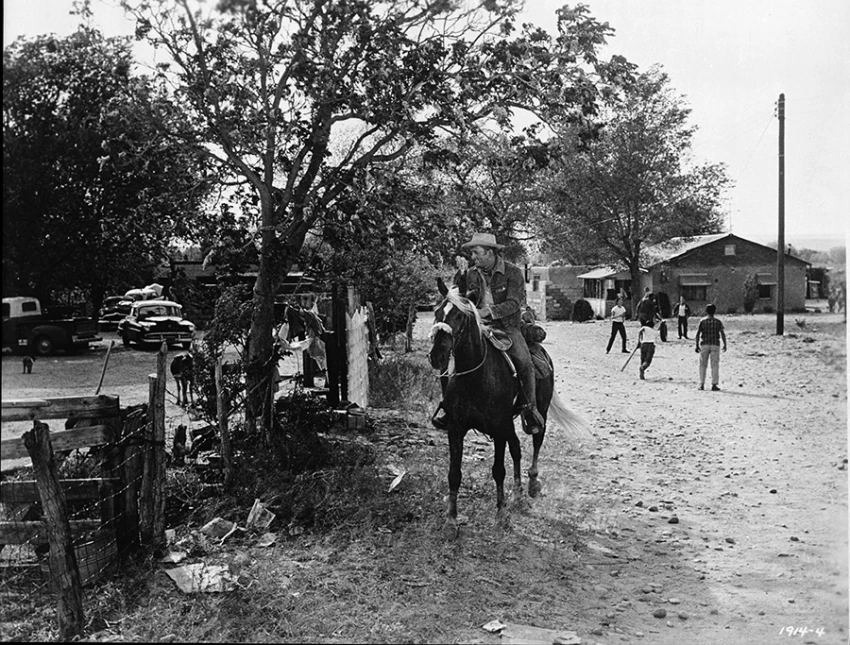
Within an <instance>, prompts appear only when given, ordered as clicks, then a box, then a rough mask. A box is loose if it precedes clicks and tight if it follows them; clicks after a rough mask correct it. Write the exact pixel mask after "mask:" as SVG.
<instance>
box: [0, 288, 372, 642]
mask: <svg viewBox="0 0 850 645" xmlns="http://www.w3.org/2000/svg"><path fill="white" fill-rule="evenodd" d="M348 296H349V302H351V300H353V297H352V295H351V294H348ZM352 313H353V315H352V314H349V315H348V316H347V318H348V321H347V322H348V332H349V334H351V332H352V330H353V331H354V334H355V335H354V338H355V341H354V344H352V341H351V337H349V338H348V343H347V344H348V352H349V353H352V348H358V351H357V352H356V356H357V357H358V358H357V359H356V360H355V362H354V363H351V365H347V364H346V365H344V367H343V370H344V372H346V373H347V374H346V376H348V377H351V376H353V375H354V374H353V373H354V372H359V371H362V370H363V369H365V368H362V369H361V368H360V367H359V362H363V363H364V365H365V353H366V351H367V349H368V340H367V338H366V332H365V324H364V323H363V321H362V320H361V319H362V314H361V313H359V310H358V309H357V307H354V308H353V309H352ZM361 336H362V337H363V338H361ZM341 340H342V341H343V342H346V341H345V338H344V337H343V338H342V339H341ZM360 354H363V357H362V358H363V361H360V360H359V358H361V357H360ZM275 360H276V364H275V369H274V370H273V371H272V376H270V377H269V378H267V379H265V380H264V381H262V382H261V383H260V384H258V385H257V387H258V388H261V389H262V390H264V391H265V392H267V393H268V395H267V396H268V398H267V400H268V401H269V405H274V401H275V400H276V399H277V398H279V397H281V396H286V395H287V394H289V393H290V392H292V391H293V390H295V389H297V388H298V387H303V376H304V372H305V371H307V369H306V364H307V363H308V361H311V360H312V359H311V358H310V356H309V354H305V353H304V352H301V351H297V352H292V353H288V354H284V355H283V356H280V357H276V358H275ZM340 360H341V361H342V362H343V363H346V359H345V357H344V356H343V357H342V358H341V359H340ZM166 361H167V347H166V346H165V345H164V346H163V347H162V348H161V349H160V351H159V354H158V356H157V372H156V374H151V375H150V376H149V383H148V387H149V393H148V402H147V403H143V404H139V405H135V406H130V407H121V405H120V401H119V399H118V397H117V396H110V395H106V394H103V395H95V396H91V397H85V396H84V397H56V398H47V399H26V400H5V401H3V402H2V423H3V434H4V436H14V437H16V438H14V439H8V440H6V441H3V442H2V446H0V450H1V452H0V456H2V460H3V467H2V481H0V597H2V598H3V603H4V605H5V606H6V607H7V608H9V607H14V606H16V605H17V606H18V607H21V608H27V607H33V606H34V605H33V603H34V602H35V599H36V598H39V597H40V598H41V601H40V602H41V603H42V604H43V603H48V602H50V598H51V596H52V597H53V599H54V600H55V603H56V614H55V615H56V620H57V624H58V636H59V639H60V640H71V639H73V638H75V637H80V636H82V635H83V632H84V629H85V625H86V619H85V612H84V607H83V598H84V593H83V589H84V588H87V587H89V586H90V585H94V584H95V583H97V582H99V581H102V580H104V579H107V578H108V577H109V576H110V575H112V574H114V573H115V572H116V571H118V570H119V567H120V565H121V563H122V562H124V561H126V560H129V559H131V558H133V557H135V556H136V555H137V554H139V553H141V552H144V551H145V550H147V551H150V552H153V553H156V552H157V551H163V550H164V549H165V547H166V546H167V540H166V532H165V528H166V519H165V512H166V495H167V492H166V465H167V463H168V461H174V460H178V459H182V458H184V457H185V456H186V454H187V450H186V443H187V440H188V439H190V438H191V439H192V441H191V444H192V451H193V454H192V457H193V458H195V459H196V460H197V459H198V458H199V457H200V458H203V455H202V454H201V453H202V452H203V451H202V448H204V447H207V448H212V449H213V451H217V452H219V454H220V455H221V458H222V462H223V466H224V468H223V470H224V471H225V472H224V475H225V477H224V480H225V482H226V481H227V479H228V473H227V470H228V468H231V469H232V454H229V453H230V450H231V449H230V447H229V443H230V442H229V436H230V429H229V427H228V422H229V421H233V420H236V421H238V420H239V419H240V417H241V415H244V411H245V410H244V401H245V395H244V394H243V395H242V396H241V397H237V398H236V399H235V400H227V401H225V398H226V388H225V386H224V384H223V378H222V372H223V371H224V370H223V367H224V366H223V365H222V362H221V359H220V358H219V359H218V361H217V363H216V370H215V371H216V397H217V399H218V400H217V402H216V403H217V405H216V415H215V417H216V418H215V419H211V417H210V415H208V414H207V415H202V414H199V411H198V408H197V407H196V406H194V405H189V404H188V402H186V401H183V403H182V404H181V403H180V402H179V397H178V394H177V392H176V391H174V390H172V389H171V387H169V382H168V380H167V378H166V374H167V370H166ZM349 362H350V361H349ZM355 364H357V367H356V368H355ZM238 367H239V368H240V369H241V366H238ZM352 368H355V369H352ZM238 378H240V379H243V377H242V375H241V372H240V375H239V377H238ZM359 380H362V378H361V379H359ZM242 383H243V385H244V379H243V381H242ZM352 385H353V381H352ZM317 389H320V388H317ZM346 389H347V388H344V389H343V391H345V390H346ZM98 391H99V387H98ZM166 402H168V403H169V404H170V405H168V406H167V405H166ZM175 404H176V405H175ZM211 421H217V424H214V423H212V422H211ZM216 425H217V427H216ZM211 426H212V427H213V430H214V434H217V435H218V439H219V441H220V442H221V444H220V445H219V446H214V445H213V446H205V445H204V441H203V439H204V433H205V432H207V433H208V431H209V429H210V427H211ZM193 432H194V433H196V436H194V437H193V436H192V435H193ZM178 446H182V447H178ZM169 448H170V450H169ZM22 611H23V612H25V609H23V610H22ZM7 627H8V625H7Z"/></svg>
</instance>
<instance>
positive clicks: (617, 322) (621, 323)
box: [605, 298, 629, 354]
mask: <svg viewBox="0 0 850 645" xmlns="http://www.w3.org/2000/svg"><path fill="white" fill-rule="evenodd" d="M617 334H620V337H621V338H622V339H623V353H624V354H628V353H629V350H627V349H626V308H625V307H624V306H623V299H622V298H617V303H616V304H615V305H614V307H613V308H612V309H611V337H610V338H609V339H608V348H607V349H606V350H605V353H606V354H609V353H610V352H611V347H613V346H614V339H615V338H616V337H617Z"/></svg>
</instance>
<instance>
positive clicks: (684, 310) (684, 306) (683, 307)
mask: <svg viewBox="0 0 850 645" xmlns="http://www.w3.org/2000/svg"><path fill="white" fill-rule="evenodd" d="M673 314H674V315H675V316H676V320H677V321H678V323H679V326H678V331H679V338H685V339H688V316H690V315H691V308H690V307H689V306H688V303H687V302H685V296H679V303H678V304H677V305H676V307H675V311H674V312H673Z"/></svg>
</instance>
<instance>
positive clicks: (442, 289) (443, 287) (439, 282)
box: [437, 276, 449, 297]
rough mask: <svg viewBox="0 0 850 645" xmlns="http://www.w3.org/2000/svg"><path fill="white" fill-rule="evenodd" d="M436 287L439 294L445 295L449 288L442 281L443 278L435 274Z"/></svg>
mask: <svg viewBox="0 0 850 645" xmlns="http://www.w3.org/2000/svg"><path fill="white" fill-rule="evenodd" d="M437 289H438V290H439V291H440V294H441V295H442V296H443V297H445V296H446V295H448V293H449V288H448V287H447V286H446V283H445V282H443V278H441V277H440V276H437Z"/></svg>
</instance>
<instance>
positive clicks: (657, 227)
mask: <svg viewBox="0 0 850 645" xmlns="http://www.w3.org/2000/svg"><path fill="white" fill-rule="evenodd" d="M600 116H601V117H603V118H604V121H602V122H601V123H600V124H599V125H600V127H598V128H597V129H596V132H595V133H594V134H593V136H591V137H584V138H580V137H579V136H578V133H577V131H576V130H575V129H573V130H570V131H566V132H564V133H562V136H561V138H560V140H559V141H558V144H559V146H560V147H561V152H560V155H559V158H558V160H557V162H556V164H555V168H554V172H553V173H552V174H551V176H550V178H549V182H550V190H551V194H552V196H553V202H554V204H555V213H553V216H551V217H548V218H544V219H541V220H538V230H539V232H540V236H541V237H542V238H543V239H545V240H547V241H548V244H549V248H550V249H551V250H553V251H554V252H555V253H563V254H564V255H566V256H567V257H570V256H576V255H577V254H578V253H577V252H578V251H580V250H581V249H582V248H584V249H587V248H591V249H593V253H592V254H591V257H592V256H595V257H596V258H597V259H598V260H600V261H608V262H615V263H622V264H624V265H625V266H627V267H628V268H629V270H630V272H631V275H632V283H633V284H639V275H640V274H639V268H640V265H641V252H642V250H643V249H644V248H645V247H646V246H648V245H652V244H655V243H657V242H660V241H663V240H665V239H668V238H670V237H677V236H684V237H687V236H692V235H700V234H707V233H715V232H718V231H719V230H720V227H721V225H722V215H721V212H720V206H721V199H722V195H723V192H724V190H725V189H726V187H727V186H728V185H729V179H728V178H727V176H726V172H725V168H724V166H723V165H722V164H704V165H694V164H693V163H692V160H691V158H690V150H691V143H692V139H693V134H694V131H695V129H696V128H695V126H692V125H689V123H688V119H689V117H690V110H689V109H688V108H687V107H686V105H685V103H684V100H683V99H682V98H681V97H678V96H676V95H675V94H674V93H673V92H672V90H671V89H670V87H669V81H668V78H667V75H666V74H664V73H663V72H661V71H660V69H658V68H653V69H651V70H649V71H648V72H646V73H643V74H641V75H639V76H638V77H637V79H636V80H635V82H634V83H626V84H624V85H623V87H622V91H621V92H619V93H617V94H616V95H612V97H611V99H610V100H609V101H608V103H607V109H606V111H605V113H604V114H600ZM584 254H585V255H584V258H583V259H585V260H586V259H587V258H588V254H587V252H586V251H585V252H584ZM633 295H634V297H635V298H636V297H637V296H638V294H637V292H636V290H634V292H633Z"/></svg>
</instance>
